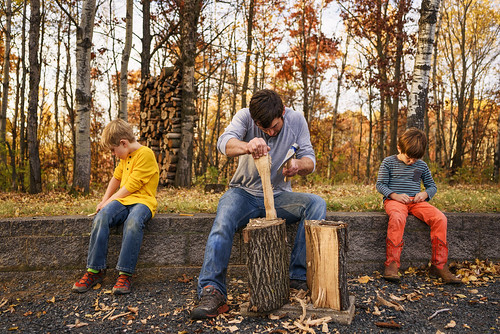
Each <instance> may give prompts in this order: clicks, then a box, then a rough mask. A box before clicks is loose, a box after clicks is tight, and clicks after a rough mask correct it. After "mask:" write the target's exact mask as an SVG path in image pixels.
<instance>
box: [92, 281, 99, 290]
mask: <svg viewBox="0 0 500 334" xmlns="http://www.w3.org/2000/svg"><path fill="white" fill-rule="evenodd" d="M100 288H101V283H97V284H96V285H94V287H93V288H92V289H94V290H99V289H100Z"/></svg>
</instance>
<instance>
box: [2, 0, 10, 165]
mask: <svg viewBox="0 0 500 334" xmlns="http://www.w3.org/2000/svg"><path fill="white" fill-rule="evenodd" d="M5 16H6V22H5V28H4V32H3V33H4V38H5V40H4V55H3V57H4V58H3V78H2V109H1V112H0V144H1V146H2V147H0V149H2V157H3V158H5V155H4V151H3V148H4V145H5V129H6V124H7V105H8V101H9V72H10V40H11V25H12V3H11V0H6V1H5Z"/></svg>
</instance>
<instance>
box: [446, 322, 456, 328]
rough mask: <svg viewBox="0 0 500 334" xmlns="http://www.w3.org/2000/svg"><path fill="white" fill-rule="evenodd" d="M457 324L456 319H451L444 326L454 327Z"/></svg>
mask: <svg viewBox="0 0 500 334" xmlns="http://www.w3.org/2000/svg"><path fill="white" fill-rule="evenodd" d="M456 325H457V323H456V322H455V320H452V321H450V322H449V323H447V324H446V326H444V328H446V329H447V328H454V327H455V326H456Z"/></svg>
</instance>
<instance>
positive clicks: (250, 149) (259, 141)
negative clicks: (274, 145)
mask: <svg viewBox="0 0 500 334" xmlns="http://www.w3.org/2000/svg"><path fill="white" fill-rule="evenodd" d="M270 150H271V148H270V147H269V146H267V143H266V142H265V140H264V139H263V138H254V139H252V140H250V141H249V142H248V143H247V145H246V152H247V154H251V155H252V157H253V158H254V159H258V158H260V157H262V156H264V155H267V152H269V151H270Z"/></svg>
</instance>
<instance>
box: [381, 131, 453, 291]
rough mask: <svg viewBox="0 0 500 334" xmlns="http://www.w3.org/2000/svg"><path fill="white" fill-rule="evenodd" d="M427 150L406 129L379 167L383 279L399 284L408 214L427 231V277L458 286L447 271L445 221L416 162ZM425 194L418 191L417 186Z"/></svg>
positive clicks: (419, 136) (423, 167) (420, 137)
mask: <svg viewBox="0 0 500 334" xmlns="http://www.w3.org/2000/svg"><path fill="white" fill-rule="evenodd" d="M426 147H427V138H426V136H425V134H424V132H423V131H421V130H419V129H417V128H410V129H407V130H406V131H405V132H404V133H403V134H402V135H401V136H400V137H399V138H398V152H399V154H397V155H392V156H390V157H387V158H385V159H384V161H382V164H381V165H380V169H379V173H378V179H377V190H378V191H379V192H380V193H381V194H382V195H384V209H385V212H386V213H387V214H388V215H389V224H388V226H387V239H386V261H385V269H384V278H385V279H386V280H388V281H396V282H399V280H400V277H399V275H398V270H399V266H400V261H399V259H400V256H401V251H402V249H403V244H404V242H403V234H404V228H405V224H406V218H407V217H408V214H412V215H414V216H415V217H417V218H418V219H420V220H422V221H424V222H425V223H426V224H427V225H429V226H430V228H431V232H430V234H431V241H432V259H431V268H430V275H431V276H435V277H441V279H442V280H443V281H444V282H445V283H448V284H458V283H461V281H460V279H458V278H457V277H456V276H455V275H453V274H452V273H451V272H450V270H449V269H448V266H447V264H446V263H447V262H448V244H447V242H446V231H447V219H446V216H445V215H444V214H443V213H442V212H441V211H439V210H438V209H437V208H436V207H434V206H432V205H431V204H429V202H428V201H429V200H430V199H431V198H432V197H433V196H434V195H435V194H436V192H437V187H436V184H435V183H434V180H433V178H432V175H431V172H430V170H429V167H428V166H427V164H426V163H425V162H424V161H422V160H420V159H421V158H422V157H423V155H424V152H425V149H426ZM421 182H422V183H423V185H424V187H425V191H421V188H420V183H421Z"/></svg>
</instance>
